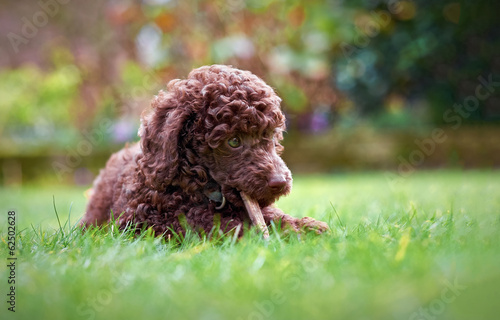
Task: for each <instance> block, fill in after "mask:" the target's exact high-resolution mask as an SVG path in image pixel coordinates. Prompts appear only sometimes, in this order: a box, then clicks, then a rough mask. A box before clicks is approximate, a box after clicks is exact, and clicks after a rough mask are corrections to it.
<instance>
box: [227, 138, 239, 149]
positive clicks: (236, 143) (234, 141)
mask: <svg viewBox="0 0 500 320" xmlns="http://www.w3.org/2000/svg"><path fill="white" fill-rule="evenodd" d="M227 144H228V145H229V146H230V147H231V148H238V147H239V146H240V144H241V142H240V139H239V138H237V137H234V138H231V139H229V140H227Z"/></svg>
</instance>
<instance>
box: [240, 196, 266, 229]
mask: <svg viewBox="0 0 500 320" xmlns="http://www.w3.org/2000/svg"><path fill="white" fill-rule="evenodd" d="M240 195H241V199H243V203H244V204H245V208H246V209H247V212H248V215H249V216H250V220H252V224H253V225H254V226H256V227H257V228H258V229H259V230H260V231H262V233H263V234H264V239H268V238H269V230H268V229H267V226H266V222H265V221H264V217H263V216H262V211H260V207H259V204H258V203H257V201H255V200H253V199H251V198H250V197H249V196H247V195H246V194H245V193H244V192H240Z"/></svg>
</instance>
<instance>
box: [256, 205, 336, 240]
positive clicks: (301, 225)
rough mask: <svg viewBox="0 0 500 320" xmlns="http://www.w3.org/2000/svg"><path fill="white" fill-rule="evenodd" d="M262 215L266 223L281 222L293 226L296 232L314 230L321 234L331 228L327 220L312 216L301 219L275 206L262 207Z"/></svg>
mask: <svg viewBox="0 0 500 320" xmlns="http://www.w3.org/2000/svg"><path fill="white" fill-rule="evenodd" d="M262 215H263V216H264V220H265V221H266V224H270V223H271V221H274V223H275V224H277V225H279V224H280V223H281V226H282V227H284V228H291V229H292V230H293V231H295V232H300V231H314V232H316V233H318V234H320V233H323V232H325V231H327V230H329V229H330V228H329V227H328V225H327V224H326V223H325V222H322V221H318V220H315V219H313V218H310V217H304V218H301V219H298V218H294V217H292V216H289V215H287V214H286V213H284V212H283V211H281V210H280V209H278V208H276V207H274V206H268V207H265V208H262Z"/></svg>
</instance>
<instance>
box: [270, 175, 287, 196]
mask: <svg viewBox="0 0 500 320" xmlns="http://www.w3.org/2000/svg"><path fill="white" fill-rule="evenodd" d="M267 184H268V185H269V188H271V189H272V190H273V191H277V192H279V191H281V190H283V188H285V186H286V179H285V177H284V176H282V175H281V174H277V175H274V176H272V177H271V178H269V181H268V182H267Z"/></svg>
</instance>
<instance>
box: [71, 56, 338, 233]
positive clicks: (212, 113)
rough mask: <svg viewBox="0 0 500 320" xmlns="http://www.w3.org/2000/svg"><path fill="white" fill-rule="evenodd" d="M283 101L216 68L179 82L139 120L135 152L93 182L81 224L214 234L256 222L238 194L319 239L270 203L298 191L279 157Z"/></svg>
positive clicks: (306, 222) (259, 84)
mask: <svg viewBox="0 0 500 320" xmlns="http://www.w3.org/2000/svg"><path fill="white" fill-rule="evenodd" d="M280 102H281V99H280V98H279V97H278V96H277V95H276V94H275V92H274V91H273V89H272V88H271V87H269V86H268V85H267V84H265V83H264V81H263V80H261V79H260V78H258V77H257V76H255V75H253V74H252V73H250V72H248V71H241V70H238V69H234V68H231V67H228V66H222V65H213V66H205V67H201V68H198V69H195V70H193V71H192V72H191V73H190V74H189V76H188V78H187V79H186V80H172V81H171V82H170V83H169V84H168V90H167V91H166V92H164V91H160V93H159V94H158V95H157V96H156V97H155V98H154V99H153V101H152V104H151V106H152V111H150V112H149V113H147V114H146V112H145V113H143V115H142V117H141V123H142V124H141V128H140V129H139V136H140V137H141V141H140V142H139V143H138V144H135V145H132V146H130V147H126V148H124V149H122V150H121V151H119V152H117V153H115V154H113V155H112V156H111V158H110V159H109V161H108V163H107V164H106V168H105V169H104V170H101V173H100V174H99V176H98V177H97V178H96V180H95V181H94V187H93V194H92V196H91V197H90V201H89V203H88V206H87V210H86V214H85V216H84V217H83V219H82V222H81V223H82V225H84V226H89V225H101V224H103V223H105V222H107V221H109V220H110V218H111V215H114V218H115V219H117V221H118V223H119V225H120V227H122V228H123V227H125V226H127V225H131V226H133V227H136V228H142V227H151V228H152V229H153V231H154V232H155V234H157V235H161V234H164V235H167V234H169V233H171V232H172V231H174V232H176V233H182V234H184V233H185V230H186V228H187V227H189V228H193V229H194V230H196V231H198V232H206V233H209V232H210V231H211V230H212V228H214V226H215V227H220V228H221V229H222V230H223V231H229V230H232V229H235V228H237V229H236V230H240V231H239V232H242V230H243V228H241V226H242V225H243V224H244V223H245V221H246V222H249V216H248V213H247V210H246V209H245V205H244V202H243V201H242V197H241V195H240V192H244V193H245V194H246V195H248V197H249V198H251V199H252V201H254V203H258V206H259V207H260V208H261V212H262V215H263V217H264V220H265V222H266V224H269V223H270V222H271V221H274V222H275V223H276V224H277V225H280V224H283V227H286V226H288V227H291V228H292V229H293V230H295V231H298V230H300V229H310V230H315V231H316V232H322V231H325V230H326V229H328V226H327V225H326V224H325V223H323V222H320V221H316V220H314V219H311V218H307V217H306V218H302V219H297V218H293V217H291V216H289V215H286V214H284V213H283V212H282V211H281V210H280V209H278V208H276V207H274V206H272V204H273V203H274V202H275V201H276V200H277V199H278V198H279V197H280V196H282V195H286V194H288V193H289V192H290V190H291V188H292V175H291V173H290V170H289V169H288V168H287V166H286V165H285V163H284V162H283V160H282V159H281V158H280V156H279V155H280V153H281V152H282V150H283V147H282V146H281V145H280V143H279V141H280V140H282V139H283V131H284V130H285V117H284V116H283V113H282V112H281V110H280Z"/></svg>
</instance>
